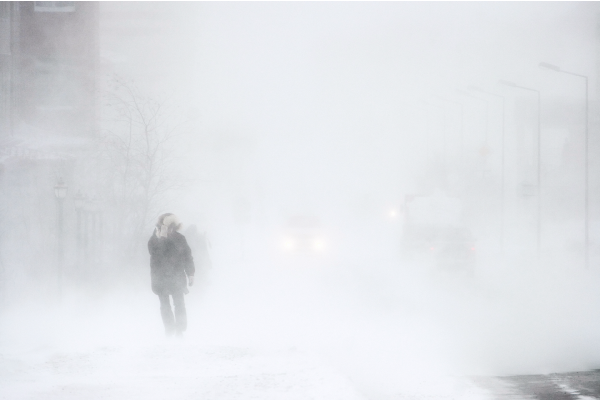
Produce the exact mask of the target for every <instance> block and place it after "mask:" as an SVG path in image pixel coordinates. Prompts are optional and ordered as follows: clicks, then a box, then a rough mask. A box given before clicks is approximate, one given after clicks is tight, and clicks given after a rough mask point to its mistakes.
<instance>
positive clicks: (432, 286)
mask: <svg viewBox="0 0 600 400" xmlns="http://www.w3.org/2000/svg"><path fill="white" fill-rule="evenodd" d="M273 265H274V264H269V263H263V264H252V263H246V264H244V263H239V264H235V265H234V264H231V265H227V266H225V265H223V266H221V267H220V268H215V269H214V271H212V272H211V274H210V284H209V285H203V284H202V283H201V282H199V284H198V285H196V286H194V287H192V288H191V291H190V294H188V295H187V296H186V303H187V308H188V316H189V327H188V330H187V332H186V333H185V336H184V337H183V338H182V339H175V338H169V339H168V338H165V337H164V334H163V330H162V323H161V321H160V315H159V309H158V299H157V298H156V296H155V295H154V294H152V293H151V291H150V289H149V287H147V286H144V285H141V284H140V286H139V287H138V286H136V287H128V288H121V289H116V288H115V289H114V290H112V291H110V292H106V291H104V292H102V291H98V292H96V291H93V290H92V291H85V290H83V289H82V287H81V286H79V285H76V286H73V287H70V288H67V289H66V290H65V292H64V296H63V299H62V301H61V304H60V305H57V304H55V303H54V302H52V301H49V302H44V301H39V299H38V300H34V299H32V301H30V302H29V303H27V302H20V304H18V305H17V304H13V305H12V306H9V307H6V308H5V309H4V310H3V312H2V314H1V315H0V399H11V400H12V399H15V400H17V399H53V398H56V399H96V398H98V399H138V398H139V399H172V398H181V399H186V398H190V399H215V400H218V399H252V398H256V399H327V400H329V399H424V398H427V399H450V398H452V399H469V400H471V399H473V400H474V399H478V400H480V399H482V400H486V399H489V398H490V396H491V395H490V394H489V393H488V392H487V391H486V390H484V389H482V388H479V387H477V386H476V385H475V384H474V383H473V381H471V380H470V379H469V376H472V375H478V374H482V375H490V374H491V375H493V374H507V373H529V372H537V373H539V372H542V373H544V372H557V371H560V370H583V369H587V368H593V367H594V366H595V365H597V364H594V363H595V360H597V359H598V354H596V353H597V352H594V351H593V350H594V348H595V346H593V343H594V342H596V341H597V339H598V337H599V336H600V328H599V326H598V324H597V323H596V322H595V320H594V319H593V318H590V317H591V316H592V315H593V314H594V312H595V310H597V309H598V307H597V306H596V305H595V304H597V303H598V302H597V301H596V300H598V294H597V293H596V291H595V285H594V284H593V281H592V279H591V278H593V277H595V275H594V274H591V275H590V274H581V275H580V276H578V275H577V274H575V275H574V274H571V273H570V274H568V275H561V274H558V275H556V276H554V277H552V274H549V273H546V274H545V275H544V274H540V273H539V272H536V273H531V274H525V273H523V274H521V275H519V277H520V279H519V281H518V282H517V281H515V280H510V281H504V282H503V281H502V279H501V275H498V276H495V277H494V279H493V282H495V283H496V284H495V285H491V284H490V279H487V281H486V279H485V277H483V276H481V277H475V278H473V279H471V278H469V279H463V278H461V279H448V277H444V278H440V279H441V280H436V279H433V278H432V277H431V276H429V277H425V276H418V274H411V273H410V271H405V272H403V273H399V272H398V271H397V268H396V269H394V268H393V266H392V265H390V266H388V267H384V266H379V267H378V269H377V273H372V272H373V271H372V270H371V268H372V266H371V265H369V264H368V263H364V264H360V263H355V264H349V263H346V264H343V265H342V264H340V265H339V266H336V265H335V264H319V263H304V264H303V263H291V264H289V265H283V264H277V267H274V266H273ZM588 275H589V276H588ZM566 276H570V277H571V278H570V279H567V278H566ZM488 278H489V277H488Z"/></svg>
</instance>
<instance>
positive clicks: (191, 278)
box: [188, 275, 194, 286]
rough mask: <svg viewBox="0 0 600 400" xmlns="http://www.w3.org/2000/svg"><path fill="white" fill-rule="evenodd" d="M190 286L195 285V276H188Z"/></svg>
mask: <svg viewBox="0 0 600 400" xmlns="http://www.w3.org/2000/svg"><path fill="white" fill-rule="evenodd" d="M188 285H190V286H193V285H194V275H190V276H188Z"/></svg>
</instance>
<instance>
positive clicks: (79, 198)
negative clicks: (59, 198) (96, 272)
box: [73, 190, 85, 267]
mask: <svg viewBox="0 0 600 400" xmlns="http://www.w3.org/2000/svg"><path fill="white" fill-rule="evenodd" d="M73 200H74V201H75V211H76V213H77V233H76V234H77V237H76V240H77V266H78V267H80V264H81V236H82V232H81V231H82V227H81V212H82V209H83V205H84V202H85V196H84V195H83V194H82V193H81V190H78V191H77V194H76V195H75V196H73Z"/></svg>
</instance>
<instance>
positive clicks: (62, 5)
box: [33, 1, 75, 12]
mask: <svg viewBox="0 0 600 400" xmlns="http://www.w3.org/2000/svg"><path fill="white" fill-rule="evenodd" d="M33 10H34V11H35V12H73V11H75V2H74V1H34V6H33Z"/></svg>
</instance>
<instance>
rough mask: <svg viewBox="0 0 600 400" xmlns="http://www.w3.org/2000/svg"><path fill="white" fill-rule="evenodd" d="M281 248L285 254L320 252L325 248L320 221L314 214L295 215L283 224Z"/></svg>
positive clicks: (325, 243) (325, 242)
mask: <svg viewBox="0 0 600 400" xmlns="http://www.w3.org/2000/svg"><path fill="white" fill-rule="evenodd" d="M281 249H282V250H283V251H284V252H285V253H287V254H321V253H324V252H325V251H326V249H327V241H326V238H325V236H324V233H323V228H322V225H321V221H320V220H319V218H318V217H316V216H311V215H295V216H293V217H290V218H288V220H287V221H286V222H285V225H284V226H283V231H282V238H281Z"/></svg>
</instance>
